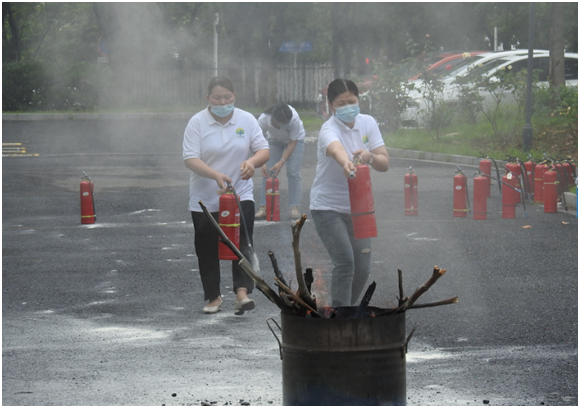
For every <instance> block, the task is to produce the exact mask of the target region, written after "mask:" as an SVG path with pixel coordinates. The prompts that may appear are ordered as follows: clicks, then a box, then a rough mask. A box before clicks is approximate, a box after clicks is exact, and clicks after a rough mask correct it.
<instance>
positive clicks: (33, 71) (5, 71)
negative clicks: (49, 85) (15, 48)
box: [2, 61, 47, 111]
mask: <svg viewBox="0 0 580 408" xmlns="http://www.w3.org/2000/svg"><path fill="white" fill-rule="evenodd" d="M46 82H47V78H46V74H45V71H44V68H43V65H42V64H41V62H40V61H17V62H9V63H3V64H2V110H3V111H28V110H32V109H38V106H37V104H38V103H39V101H40V98H41V96H40V95H42V94H43V93H44V90H45V88H46Z"/></svg>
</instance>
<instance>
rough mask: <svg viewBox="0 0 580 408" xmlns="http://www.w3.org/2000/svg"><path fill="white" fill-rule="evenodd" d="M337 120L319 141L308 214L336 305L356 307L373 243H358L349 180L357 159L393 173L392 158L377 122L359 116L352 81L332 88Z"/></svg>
mask: <svg viewBox="0 0 580 408" xmlns="http://www.w3.org/2000/svg"><path fill="white" fill-rule="evenodd" d="M327 97H328V103H329V105H330V110H331V112H332V113H333V116H332V117H331V118H330V119H329V120H328V121H326V122H325V123H324V125H322V128H321V129H320V134H319V136H318V151H317V155H318V163H317V166H316V176H315V177H314V183H313V185H312V190H311V191H310V210H311V213H312V220H313V221H314V225H315V227H316V232H317V233H318V236H319V237H320V239H321V241H322V243H323V244H324V246H325V248H326V250H327V251H328V254H329V255H330V259H331V261H332V263H333V265H334V269H333V270H332V277H331V286H330V291H331V297H332V306H352V305H354V304H356V302H357V299H358V297H359V296H360V294H361V293H362V291H363V289H364V287H365V285H366V282H367V279H368V276H369V274H370V262H371V239H370V238H365V239H355V238H354V232H353V226H352V220H351V214H350V198H349V193H348V177H349V175H350V173H351V171H353V172H355V176H356V168H355V165H354V162H353V158H354V156H358V157H359V158H360V160H361V161H362V162H363V163H366V164H368V165H369V166H370V167H371V168H372V169H374V170H376V171H380V172H385V171H387V170H388V169H389V154H388V153H387V149H386V148H385V143H384V141H383V138H382V135H381V132H380V131H379V127H378V125H377V122H376V121H375V120H374V118H373V117H372V116H369V115H364V114H361V113H360V110H359V106H358V102H359V100H358V88H357V86H356V84H355V83H354V82H352V81H350V80H348V79H335V80H334V81H332V82H331V83H330V85H329V86H328V96H327Z"/></svg>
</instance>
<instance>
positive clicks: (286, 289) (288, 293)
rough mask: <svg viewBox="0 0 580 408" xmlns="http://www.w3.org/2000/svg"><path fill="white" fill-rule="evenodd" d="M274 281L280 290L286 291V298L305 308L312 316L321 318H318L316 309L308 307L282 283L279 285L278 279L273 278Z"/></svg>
mask: <svg viewBox="0 0 580 408" xmlns="http://www.w3.org/2000/svg"><path fill="white" fill-rule="evenodd" d="M274 280H275V281H276V283H277V284H278V286H280V288H282V289H284V290H285V291H286V294H287V296H290V297H291V298H292V299H293V300H294V301H295V302H297V303H298V304H299V305H300V306H303V307H305V308H306V309H308V310H310V311H311V312H312V313H313V314H315V315H316V316H318V317H322V316H320V314H319V313H318V312H317V311H316V309H313V308H312V307H311V306H310V305H308V304H307V303H306V302H305V301H304V300H302V299H301V298H300V297H299V296H298V295H295V294H294V293H292V289H290V288H289V287H287V286H286V285H284V284H283V283H281V282H280V281H279V280H278V278H274Z"/></svg>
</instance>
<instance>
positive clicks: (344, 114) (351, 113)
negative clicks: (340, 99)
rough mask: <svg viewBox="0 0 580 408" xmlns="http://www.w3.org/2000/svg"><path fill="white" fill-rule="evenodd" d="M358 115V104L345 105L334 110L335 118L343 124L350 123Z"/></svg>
mask: <svg viewBox="0 0 580 408" xmlns="http://www.w3.org/2000/svg"><path fill="white" fill-rule="evenodd" d="M359 113H360V108H359V107H358V103H355V104H352V105H345V106H341V107H340V108H336V110H335V112H334V116H336V118H337V119H339V120H341V121H343V122H344V123H350V122H352V121H353V120H354V119H355V118H356V115H358V114H359Z"/></svg>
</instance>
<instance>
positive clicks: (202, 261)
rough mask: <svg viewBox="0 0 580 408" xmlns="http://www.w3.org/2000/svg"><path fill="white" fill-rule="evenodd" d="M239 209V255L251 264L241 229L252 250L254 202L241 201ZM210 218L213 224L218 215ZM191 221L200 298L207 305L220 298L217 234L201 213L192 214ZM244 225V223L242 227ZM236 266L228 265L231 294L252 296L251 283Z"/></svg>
mask: <svg viewBox="0 0 580 408" xmlns="http://www.w3.org/2000/svg"><path fill="white" fill-rule="evenodd" d="M240 205H241V207H242V213H243V217H241V216H240V222H241V225H240V228H241V229H240V252H241V253H242V254H243V255H244V256H245V257H246V259H247V260H248V261H251V260H252V253H251V252H250V250H249V249H250V248H249V246H248V243H247V240H246V233H245V231H244V227H246V228H247V229H248V235H249V238H250V244H252V246H253V238H252V237H253V234H254V202H253V201H242V202H241V203H240ZM211 215H212V216H213V218H214V219H215V220H216V221H217V220H218V218H219V214H218V213H217V212H215V213H212V214H211ZM191 219H192V220H193V228H194V230H195V253H196V255H197V260H198V264H199V275H200V276H201V283H202V285H203V292H204V298H205V300H208V301H211V300H213V299H215V298H217V297H218V296H221V292H220V260H219V257H218V243H219V241H218V240H219V234H218V232H217V231H216V229H215V227H214V226H213V225H212V224H211V221H210V220H208V219H207V217H206V215H205V214H204V213H203V212H193V211H192V212H191ZM244 221H245V222H246V223H245V224H244ZM238 262H239V261H238V260H235V261H232V278H233V284H234V293H236V292H237V290H238V288H246V289H248V293H252V289H253V288H254V281H253V280H252V278H250V277H249V276H248V274H247V273H246V272H245V271H244V270H243V269H242V268H241V267H240V266H239V265H238Z"/></svg>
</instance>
